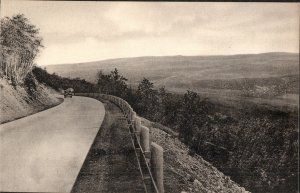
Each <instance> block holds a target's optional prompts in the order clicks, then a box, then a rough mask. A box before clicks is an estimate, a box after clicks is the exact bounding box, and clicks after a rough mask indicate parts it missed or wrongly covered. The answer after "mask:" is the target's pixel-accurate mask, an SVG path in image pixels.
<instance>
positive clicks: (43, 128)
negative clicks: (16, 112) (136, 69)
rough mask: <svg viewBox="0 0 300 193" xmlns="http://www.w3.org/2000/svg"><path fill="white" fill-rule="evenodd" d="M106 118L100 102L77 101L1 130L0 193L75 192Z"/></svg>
mask: <svg viewBox="0 0 300 193" xmlns="http://www.w3.org/2000/svg"><path fill="white" fill-rule="evenodd" d="M104 115H105V109H104V106H103V104H102V103H101V102H99V101H97V100H95V99H91V98H86V97H73V98H67V99H65V101H64V102H63V103H62V104H60V105H58V106H56V107H54V108H51V109H49V110H46V111H43V112H40V113H37V114H34V115H31V116H28V117H25V118H22V119H19V120H16V121H13V122H9V123H6V124H2V125H0V140H1V141H0V191H11V192H20V191H22V192H24V191H25V192H70V191H71V189H72V186H73V184H74V182H75V180H76V177H77V175H78V173H79V170H80V168H81V166H82V164H83V162H84V160H85V157H86V155H87V153H88V151H89V148H90V146H91V145H92V143H93V140H94V138H95V136H96V134H97V132H98V130H99V128H100V125H101V123H102V121H103V118H104Z"/></svg>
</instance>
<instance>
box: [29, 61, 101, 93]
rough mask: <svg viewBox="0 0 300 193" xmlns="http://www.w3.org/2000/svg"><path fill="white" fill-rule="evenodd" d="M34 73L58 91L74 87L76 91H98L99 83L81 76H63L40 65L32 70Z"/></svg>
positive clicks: (38, 78) (37, 77) (40, 80)
mask: <svg viewBox="0 0 300 193" xmlns="http://www.w3.org/2000/svg"><path fill="white" fill-rule="evenodd" d="M32 73H33V74H34V76H35V77H36V79H37V80H38V81H39V82H41V83H44V84H46V85H48V86H50V87H52V88H53V89H55V90H57V91H59V90H61V89H63V90H65V89H67V88H73V89H74V90H75V92H98V88H97V85H95V84H92V83H90V82H87V81H85V80H82V79H79V78H75V79H70V78H63V77H60V76H58V75H56V74H49V73H48V72H47V71H46V70H45V69H42V68H40V67H35V68H34V69H33V70H32Z"/></svg>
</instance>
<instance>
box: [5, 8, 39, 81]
mask: <svg viewBox="0 0 300 193" xmlns="http://www.w3.org/2000/svg"><path fill="white" fill-rule="evenodd" d="M0 25H1V27H0V29H1V31H0V34H1V35H0V47H1V51H0V52H1V53H0V59H1V68H0V71H1V76H4V77H6V78H8V79H9V80H11V81H12V83H13V84H19V83H22V82H23V81H24V79H25V77H26V75H27V74H28V73H29V72H31V70H32V68H33V66H34V63H33V62H34V59H35V57H36V56H37V55H38V53H39V51H40V48H41V47H43V45H42V38H41V37H40V36H39V29H38V28H36V26H34V25H32V24H31V23H30V22H29V20H28V19H27V18H26V17H25V16H24V15H23V14H18V15H15V16H13V17H12V18H9V17H5V18H2V19H1V22H0Z"/></svg>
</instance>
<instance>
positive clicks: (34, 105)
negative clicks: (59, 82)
mask: <svg viewBox="0 0 300 193" xmlns="http://www.w3.org/2000/svg"><path fill="white" fill-rule="evenodd" d="M0 90H1V91H0V93H1V95H0V104H1V106H0V124H2V123H5V122H8V121H12V120H15V119H18V118H21V117H24V116H28V115H30V114H34V113H36V112H39V111H42V110H45V109H47V108H50V107H53V106H55V105H58V104H59V103H61V101H62V100H63V99H58V98H56V97H55V95H54V91H52V90H50V89H49V88H48V87H46V86H44V85H42V84H39V83H38V82H37V81H36V80H35V78H33V79H31V80H30V81H27V82H26V83H25V84H23V85H17V86H12V84H10V83H9V82H8V81H7V80H6V79H4V78H1V79H0Z"/></svg>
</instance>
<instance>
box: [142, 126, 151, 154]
mask: <svg viewBox="0 0 300 193" xmlns="http://www.w3.org/2000/svg"><path fill="white" fill-rule="evenodd" d="M140 141H141V146H142V149H143V151H144V154H145V157H146V158H148V159H149V158H150V136H149V129H148V128H147V127H145V126H141V137H140Z"/></svg>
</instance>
